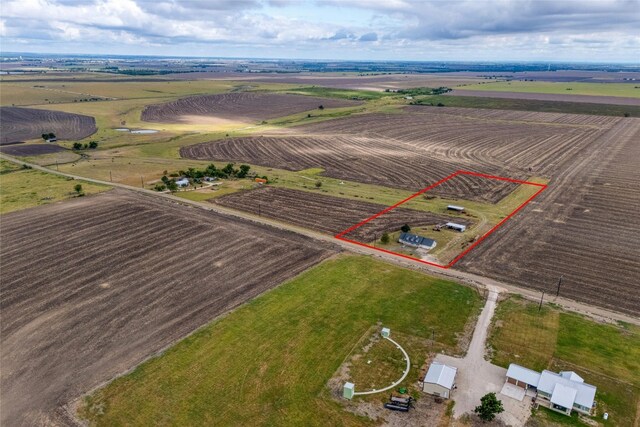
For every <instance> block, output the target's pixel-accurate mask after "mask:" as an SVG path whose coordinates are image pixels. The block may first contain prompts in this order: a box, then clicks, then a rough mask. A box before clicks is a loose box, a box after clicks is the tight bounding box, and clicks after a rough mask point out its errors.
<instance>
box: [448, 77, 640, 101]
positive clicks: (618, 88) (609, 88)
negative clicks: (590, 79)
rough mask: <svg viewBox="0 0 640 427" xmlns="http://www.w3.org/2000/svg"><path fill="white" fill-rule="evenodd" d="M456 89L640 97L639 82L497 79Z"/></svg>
mask: <svg viewBox="0 0 640 427" xmlns="http://www.w3.org/2000/svg"><path fill="white" fill-rule="evenodd" d="M456 90H460V91H465V90H486V91H496V92H523V93H551V94H560V95H589V96H621V97H625V98H640V84H638V83H635V84H634V83H583V82H521V81H510V82H507V81H496V82H483V83H478V84H470V85H467V86H461V87H458V88H456Z"/></svg>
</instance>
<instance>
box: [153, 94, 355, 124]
mask: <svg viewBox="0 0 640 427" xmlns="http://www.w3.org/2000/svg"><path fill="white" fill-rule="evenodd" d="M358 104H360V102H357V101H348V100H340V99H330V98H317V97H313V96H302V95H288V94H276V93H255V92H234V93H223V94H219V95H202V96H191V97H188V98H182V99H178V100H176V101H171V102H168V103H165V104H156V105H149V106H147V107H145V109H144V110H143V111H142V116H141V117H142V120H144V121H147V122H156V123H196V122H198V117H201V118H202V121H203V122H205V123H206V122H207V121H209V120H211V118H212V117H214V118H217V119H221V120H233V121H235V122H249V123H253V122H255V121H257V120H268V119H273V118H276V117H283V116H288V115H291V114H295V113H300V112H303V111H309V110H315V109H317V108H318V107H319V106H320V105H322V106H323V107H324V108H337V107H349V106H353V105H358Z"/></svg>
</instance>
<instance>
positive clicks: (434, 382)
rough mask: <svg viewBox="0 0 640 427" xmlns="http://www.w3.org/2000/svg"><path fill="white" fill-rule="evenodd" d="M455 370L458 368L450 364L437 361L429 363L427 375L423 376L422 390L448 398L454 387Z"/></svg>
mask: <svg viewBox="0 0 640 427" xmlns="http://www.w3.org/2000/svg"><path fill="white" fill-rule="evenodd" d="M457 372H458V370H457V369H456V368H454V367H452V366H448V365H445V364H443V363H438V362H433V363H431V365H430V366H429V370H428V371H427V375H425V376H424V381H423V382H422V390H423V391H425V392H427V393H430V394H433V395H436V396H441V397H445V398H448V397H449V394H450V392H451V390H452V389H453V388H454V385H455V380H456V373H457Z"/></svg>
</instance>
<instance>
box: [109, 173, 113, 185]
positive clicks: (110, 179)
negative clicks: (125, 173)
mask: <svg viewBox="0 0 640 427" xmlns="http://www.w3.org/2000/svg"><path fill="white" fill-rule="evenodd" d="M109 181H111V182H113V178H112V177H111V171H109Z"/></svg>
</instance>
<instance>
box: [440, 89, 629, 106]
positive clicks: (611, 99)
mask: <svg viewBox="0 0 640 427" xmlns="http://www.w3.org/2000/svg"><path fill="white" fill-rule="evenodd" d="M629 90H633V89H631V88H630V89H629ZM446 95H454V96H477V97H481V98H504V99H534V100H538V101H562V102H586V103H590V104H612V105H635V106H638V105H640V99H638V98H623V97H621V96H593V95H563V94H555V93H527V92H501V91H488V90H464V89H461V90H454V91H453V92H449V93H447V94H446Z"/></svg>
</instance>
